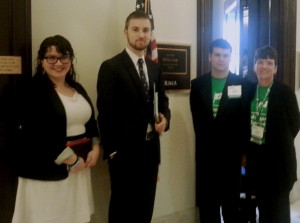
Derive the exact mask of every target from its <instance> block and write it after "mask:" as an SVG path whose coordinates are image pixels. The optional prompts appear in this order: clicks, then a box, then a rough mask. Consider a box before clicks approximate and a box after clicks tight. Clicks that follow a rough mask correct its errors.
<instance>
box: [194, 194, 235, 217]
mask: <svg viewBox="0 0 300 223" xmlns="http://www.w3.org/2000/svg"><path fill="white" fill-rule="evenodd" d="M201 197H202V198H201V200H200V202H199V204H198V206H199V216H200V222H201V223H220V222H221V214H222V216H223V219H224V222H225V223H238V222H239V220H238V219H239V211H238V210H239V208H238V195H237V193H231V192H228V193H227V194H220V193H216V192H213V191H211V192H206V193H205V192H203V194H202V196H201ZM220 209H221V212H220Z"/></svg>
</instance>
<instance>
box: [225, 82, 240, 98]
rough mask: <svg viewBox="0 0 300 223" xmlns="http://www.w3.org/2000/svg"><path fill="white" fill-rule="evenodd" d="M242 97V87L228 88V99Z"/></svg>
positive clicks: (233, 86)
mask: <svg viewBox="0 0 300 223" xmlns="http://www.w3.org/2000/svg"><path fill="white" fill-rule="evenodd" d="M241 96H242V86H241V85H232V86H228V98H240V97H241Z"/></svg>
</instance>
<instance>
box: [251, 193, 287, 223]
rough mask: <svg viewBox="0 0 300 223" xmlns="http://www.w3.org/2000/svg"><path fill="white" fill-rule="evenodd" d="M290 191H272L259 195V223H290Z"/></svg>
mask: <svg viewBox="0 0 300 223" xmlns="http://www.w3.org/2000/svg"><path fill="white" fill-rule="evenodd" d="M289 194H290V192H289V191H277V192H274V191H272V189H270V188H269V190H265V191H262V190H261V191H259V192H258V193H257V198H256V199H257V206H258V212H259V223H290V222H291V218H290V200H289Z"/></svg>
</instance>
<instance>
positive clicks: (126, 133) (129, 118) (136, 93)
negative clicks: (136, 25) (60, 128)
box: [97, 50, 170, 161]
mask: <svg viewBox="0 0 300 223" xmlns="http://www.w3.org/2000/svg"><path fill="white" fill-rule="evenodd" d="M145 61H146V65H147V69H148V76H149V87H150V100H149V103H148V102H147V101H146V97H145V92H144V88H143V86H142V82H141V80H140V77H139V75H138V73H137V70H136V68H135V66H134V64H133V62H132V60H131V58H130V57H129V55H128V54H127V52H126V51H125V50H124V51H123V52H122V53H120V54H118V55H116V56H115V57H113V58H111V59H109V60H106V61H104V62H103V63H102V64H101V67H100V70H99V75H98V85H97V90H98V100H97V108H98V111H99V116H98V123H99V128H100V133H101V143H102V145H103V149H104V158H108V156H109V154H111V153H113V152H115V151H117V152H118V156H121V155H124V156H131V157H134V154H136V155H135V156H136V157H138V154H139V152H140V149H141V148H142V147H143V144H144V142H145V137H146V132H147V126H148V123H149V122H150V123H152V124H153V125H154V116H153V84H154V83H155V84H156V91H157V92H158V98H159V99H158V101H159V112H161V113H162V114H164V116H165V117H166V118H167V120H168V123H170V110H169V108H168V105H169V103H168V102H169V101H168V98H167V96H166V95H165V90H164V84H163V80H162V76H161V71H160V69H159V66H158V65H157V64H156V63H154V62H153V61H150V60H148V59H146V60H145ZM155 140H156V146H155V148H153V150H154V151H155V150H156V154H157V157H156V158H157V159H158V161H159V159H160V158H159V154H160V152H159V150H160V149H159V136H158V134H155Z"/></svg>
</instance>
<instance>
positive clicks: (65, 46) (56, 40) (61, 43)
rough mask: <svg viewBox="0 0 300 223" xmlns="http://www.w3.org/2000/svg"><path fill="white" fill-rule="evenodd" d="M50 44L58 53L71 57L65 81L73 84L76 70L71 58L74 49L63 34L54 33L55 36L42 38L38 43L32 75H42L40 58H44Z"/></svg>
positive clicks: (72, 57)
mask: <svg viewBox="0 0 300 223" xmlns="http://www.w3.org/2000/svg"><path fill="white" fill-rule="evenodd" d="M51 46H55V47H56V50H57V52H58V53H61V54H62V55H70V59H71V68H70V70H69V72H68V73H67V75H66V82H67V83H68V84H69V85H70V86H74V83H76V76H77V75H76V72H75V69H74V66H73V59H74V51H73V48H72V45H71V43H70V42H69V41H68V40H67V39H66V38H65V37H63V36H60V35H55V36H50V37H47V38H46V39H44V41H43V42H42V43H41V45H40V49H39V51H38V56H37V59H36V61H37V65H36V68H35V74H34V76H36V77H38V76H43V75H44V72H45V71H44V69H43V67H42V60H43V59H44V58H45V55H46V53H47V51H48V49H49V48H50V47H51ZM45 76H47V75H45Z"/></svg>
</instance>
